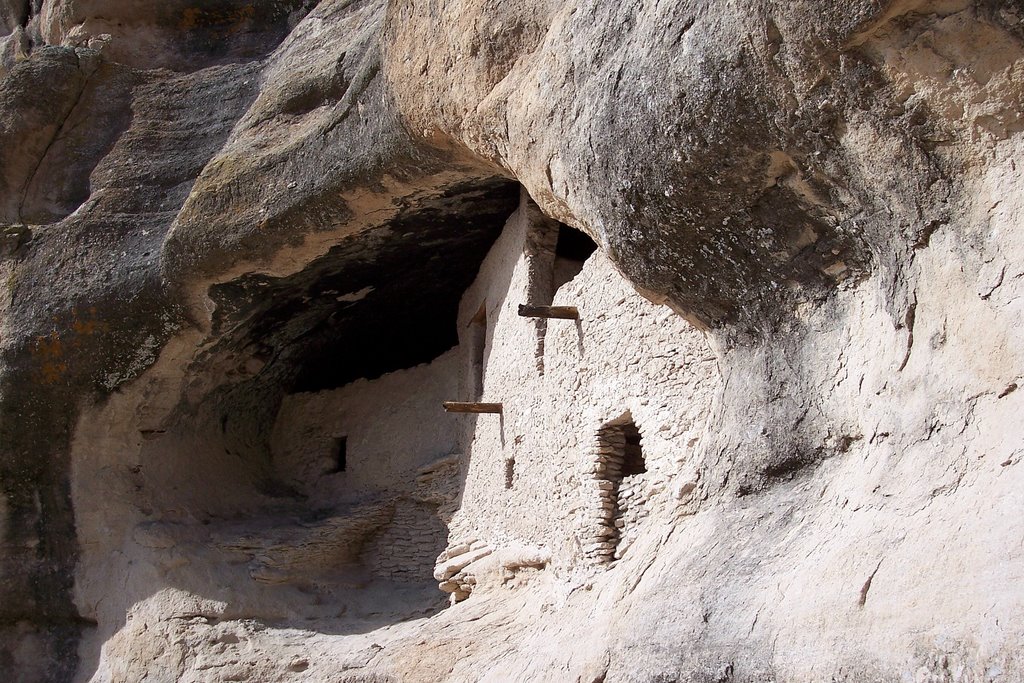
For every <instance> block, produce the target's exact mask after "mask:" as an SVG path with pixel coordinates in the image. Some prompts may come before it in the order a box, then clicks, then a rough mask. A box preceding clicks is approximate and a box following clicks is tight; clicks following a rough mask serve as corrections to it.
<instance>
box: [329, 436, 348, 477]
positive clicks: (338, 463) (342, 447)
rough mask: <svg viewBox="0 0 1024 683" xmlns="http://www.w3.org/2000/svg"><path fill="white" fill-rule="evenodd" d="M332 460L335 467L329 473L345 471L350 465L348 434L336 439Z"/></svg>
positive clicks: (332, 449) (332, 448) (332, 450)
mask: <svg viewBox="0 0 1024 683" xmlns="http://www.w3.org/2000/svg"><path fill="white" fill-rule="evenodd" d="M331 460H332V462H333V463H334V468H333V469H332V470H331V471H330V472H329V474H337V473H338V472H344V471H345V469H346V468H347V467H348V437H347V436H339V437H338V438H336V439H335V440H334V444H333V445H332V447H331Z"/></svg>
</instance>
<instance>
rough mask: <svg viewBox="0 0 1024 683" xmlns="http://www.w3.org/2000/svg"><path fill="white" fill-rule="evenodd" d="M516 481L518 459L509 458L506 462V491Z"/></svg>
mask: <svg viewBox="0 0 1024 683" xmlns="http://www.w3.org/2000/svg"><path fill="white" fill-rule="evenodd" d="M515 479H516V459H515V458H508V459H507V460H506V461H505V489H506V490H509V489H511V488H512V485H513V484H514V483H515Z"/></svg>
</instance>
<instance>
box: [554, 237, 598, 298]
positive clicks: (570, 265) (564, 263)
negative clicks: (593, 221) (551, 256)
mask: <svg viewBox="0 0 1024 683" xmlns="http://www.w3.org/2000/svg"><path fill="white" fill-rule="evenodd" d="M595 251H597V244H595V243H594V240H592V239H590V236H589V235H587V234H586V233H584V232H582V231H580V230H577V229H576V228H573V227H570V226H568V225H565V224H564V223H559V225H558V241H557V242H556V243H555V260H554V264H553V266H552V291H553V292H558V290H559V289H561V288H562V287H563V286H564V285H566V284H568V283H569V282H571V281H572V280H573V278H575V277H576V276H577V275H579V274H580V273H581V272H582V271H583V265H584V264H585V263H586V262H587V259H588V258H590V257H591V255H593V253H594V252H595Z"/></svg>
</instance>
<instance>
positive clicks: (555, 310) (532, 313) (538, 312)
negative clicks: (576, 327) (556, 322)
mask: <svg viewBox="0 0 1024 683" xmlns="http://www.w3.org/2000/svg"><path fill="white" fill-rule="evenodd" d="M519 315H521V316H522V317H524V318H561V319H562V320H579V318H580V312H579V311H578V310H577V309H576V307H575V306H526V305H524V304H519Z"/></svg>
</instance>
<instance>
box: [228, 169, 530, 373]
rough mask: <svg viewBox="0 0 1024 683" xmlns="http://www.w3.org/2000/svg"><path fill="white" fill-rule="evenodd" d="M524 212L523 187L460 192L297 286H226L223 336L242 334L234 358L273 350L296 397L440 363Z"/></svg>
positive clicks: (351, 243)
mask: <svg viewBox="0 0 1024 683" xmlns="http://www.w3.org/2000/svg"><path fill="white" fill-rule="evenodd" d="M518 203H519V185H518V184H517V183H515V182H512V181H509V180H506V179H500V178H499V179H491V180H488V181H483V182H476V183H472V184H464V185H460V186H456V187H453V188H450V189H449V190H447V191H445V192H444V193H442V194H441V195H439V196H436V197H432V198H430V199H428V200H424V201H423V202H422V203H420V204H418V205H412V206H410V207H408V208H407V209H405V210H404V211H402V212H401V213H399V215H398V216H397V217H396V218H394V219H393V220H391V221H389V222H388V223H386V224H384V225H381V226H379V227H376V228H372V229H368V230H365V231H363V232H360V233H357V234H354V235H351V236H349V237H347V238H344V239H343V240H342V241H341V242H339V243H338V244H337V245H335V246H334V247H332V248H331V249H330V250H329V251H328V252H327V253H326V254H324V255H322V256H320V257H319V258H316V259H314V260H313V261H311V262H310V263H309V264H308V265H307V266H306V267H305V268H303V269H302V270H301V271H299V272H296V273H294V274H293V275H289V276H286V277H272V276H269V275H266V274H263V273H252V274H249V275H245V276H243V277H241V278H239V279H237V280H234V281H232V282H228V283H224V284H220V285H216V286H214V287H213V288H211V291H210V296H211V298H212V299H213V300H214V302H215V303H216V305H217V308H216V312H215V316H214V326H215V330H218V331H228V330H231V332H232V333H231V334H230V335H229V336H228V337H227V338H226V339H225V341H224V342H222V346H223V347H224V348H225V349H226V350H227V351H230V352H234V353H235V354H236V355H243V354H244V355H246V356H251V355H252V351H251V350H252V349H256V348H259V349H262V352H263V354H264V355H265V356H267V357H270V358H272V359H273V360H272V362H271V363H270V366H271V368H270V369H271V371H272V372H276V373H277V378H276V380H275V381H276V382H278V383H279V384H281V385H283V388H284V390H285V391H286V392H296V391H297V392H316V391H323V390H326V389H334V388H338V387H342V386H345V385H347V384H350V383H351V382H353V381H355V380H357V379H375V378H378V377H380V376H382V375H385V374H387V373H390V372H393V371H395V370H401V369H405V368H411V367H413V366H416V365H420V364H422V363H427V362H430V361H432V360H434V359H435V358H437V357H438V356H440V355H441V354H443V353H444V352H445V351H447V350H449V349H451V348H453V347H454V346H455V345H456V344H457V343H458V329H457V325H456V318H457V316H458V306H459V301H460V299H461V297H462V294H463V293H464V292H465V290H466V289H467V288H468V287H469V285H470V283H472V281H473V278H475V277H476V274H477V272H478V270H479V268H480V264H481V263H482V262H483V259H484V256H485V255H486V254H487V252H488V251H489V250H490V248H491V246H492V245H493V244H494V241H495V240H496V239H497V237H498V235H499V234H500V233H501V230H502V228H503V227H504V224H505V221H506V220H507V219H508V217H509V216H510V215H511V214H512V213H513V212H514V211H515V209H516V208H517V206H518ZM227 347H230V348H227Z"/></svg>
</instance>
